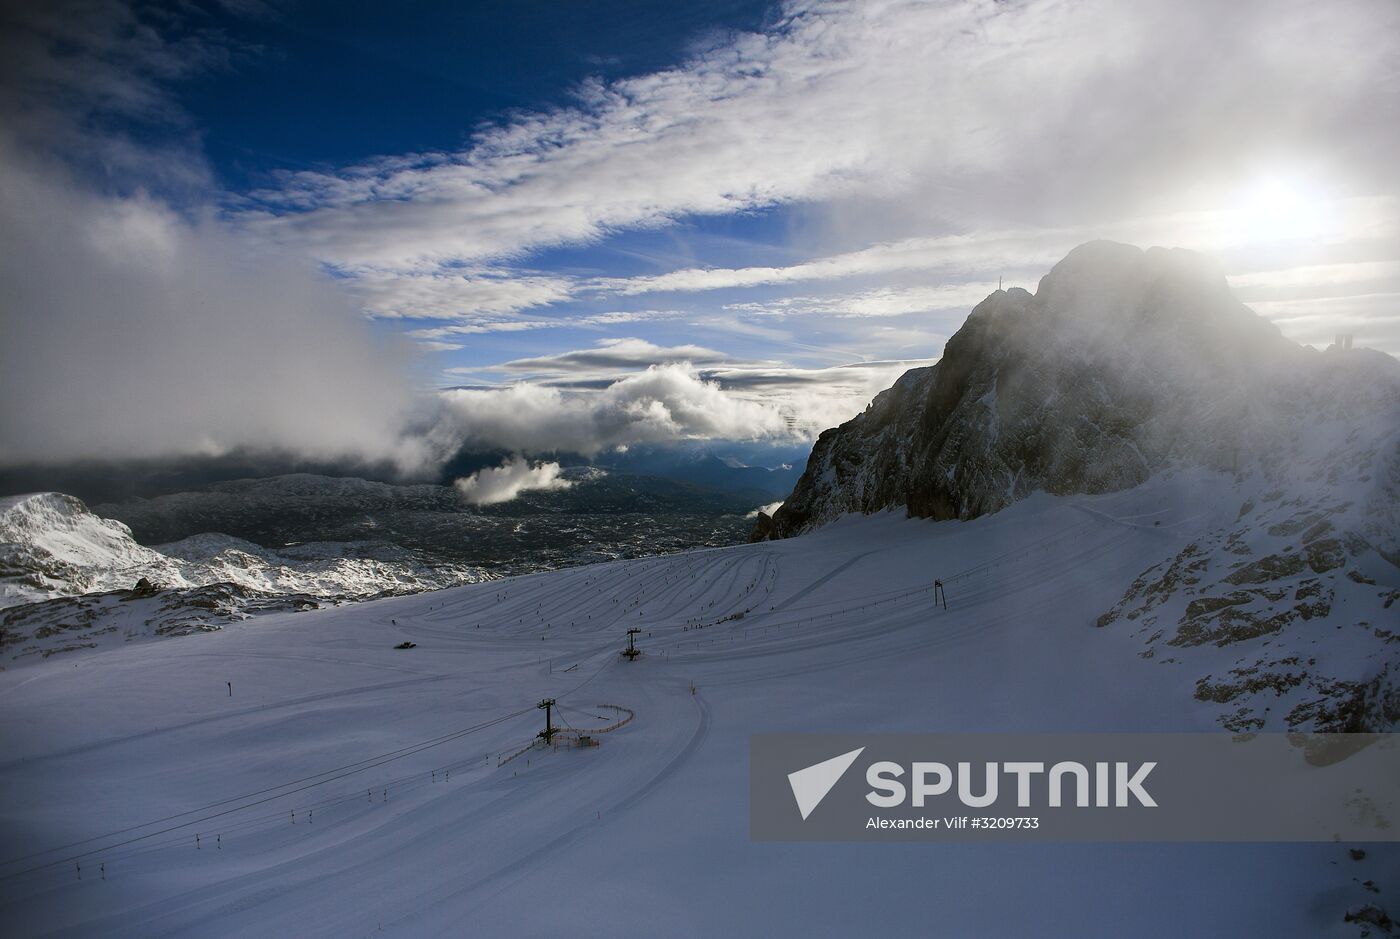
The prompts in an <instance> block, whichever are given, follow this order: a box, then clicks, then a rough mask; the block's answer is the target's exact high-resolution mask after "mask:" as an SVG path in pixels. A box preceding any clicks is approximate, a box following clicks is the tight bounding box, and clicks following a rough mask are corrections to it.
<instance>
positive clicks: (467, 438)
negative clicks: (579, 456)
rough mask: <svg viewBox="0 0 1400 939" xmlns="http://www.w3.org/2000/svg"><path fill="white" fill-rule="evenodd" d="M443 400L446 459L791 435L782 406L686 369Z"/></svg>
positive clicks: (437, 439)
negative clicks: (596, 384) (491, 451)
mask: <svg viewBox="0 0 1400 939" xmlns="http://www.w3.org/2000/svg"><path fill="white" fill-rule="evenodd" d="M441 400H442V403H443V413H442V414H441V415H440V416H439V419H438V421H437V425H436V427H435V428H434V429H433V431H432V433H431V434H430V435H429V436H430V440H431V441H432V442H433V445H434V449H435V450H436V451H437V452H445V453H451V452H454V451H455V450H457V449H459V448H460V447H462V446H464V445H466V446H471V447H476V448H482V449H486V448H499V449H504V450H510V451H512V452H521V453H531V454H541V453H551V452H556V451H567V452H574V453H583V454H587V455H592V454H595V453H599V452H601V451H603V450H605V449H608V448H611V447H616V446H618V445H620V444H622V445H625V444H635V443H663V442H667V441H673V440H707V439H728V440H754V439H760V438H765V437H783V436H791V435H792V431H791V429H790V428H789V426H788V422H787V420H786V419H785V418H784V416H783V414H782V413H781V412H780V411H779V410H778V408H776V407H775V406H773V405H771V404H768V403H764V402H761V401H752V400H746V399H744V398H741V397H739V396H736V395H732V394H729V393H727V392H725V391H723V390H722V389H721V388H720V386H719V385H718V384H716V383H714V382H709V381H704V380H703V379H701V377H700V376H699V375H698V374H697V373H696V371H695V369H694V368H693V367H691V366H689V365H680V364H672V365H658V366H652V367H650V368H648V369H647V370H646V371H644V372H641V373H638V374H635V375H629V376H627V377H625V378H621V379H619V380H617V381H615V382H613V383H612V384H610V385H609V386H608V387H606V388H604V389H602V390H601V391H597V392H588V393H576V392H566V391H562V390H560V389H557V388H551V387H546V386H543V385H539V384H531V383H527V382H520V383H517V384H514V385H509V386H507V387H505V388H494V389H480V388H458V389H451V390H448V391H444V392H442V393H441Z"/></svg>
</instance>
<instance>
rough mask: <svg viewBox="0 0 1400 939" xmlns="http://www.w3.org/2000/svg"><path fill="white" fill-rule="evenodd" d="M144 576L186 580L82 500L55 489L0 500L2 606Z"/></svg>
mask: <svg viewBox="0 0 1400 939" xmlns="http://www.w3.org/2000/svg"><path fill="white" fill-rule="evenodd" d="M142 576H145V577H147V578H148V579H150V580H152V581H154V582H157V583H161V584H165V585H172V586H173V585H177V584H183V583H184V580H183V578H181V577H180V576H179V575H178V573H177V572H176V570H175V565H174V564H172V563H171V562H170V560H169V559H168V558H166V557H164V556H163V555H161V554H159V553H158V552H156V551H152V550H151V549H150V548H146V547H143V546H141V545H139V544H137V543H136V540H135V539H134V538H132V536H131V529H129V528H127V527H126V526H125V525H123V524H122V523H121V522H118V521H114V520H112V519H108V518H101V517H99V516H97V515H94V514H93V513H92V512H91V511H89V510H88V507H87V506H86V505H84V504H83V502H82V500H80V499H76V498H74V497H73V496H69V495H64V494H63V493H59V492H39V493H30V494H28V495H22V496H10V497H7V498H4V499H0V605H8V604H11V603H16V602H25V601H28V600H35V599H42V598H45V597H50V596H55V595H58V594H73V593H86V592H89V591H92V590H100V589H109V588H111V587H116V586H130V584H131V583H135V582H136V580H137V579H138V578H139V577H142ZM128 582H129V583H128Z"/></svg>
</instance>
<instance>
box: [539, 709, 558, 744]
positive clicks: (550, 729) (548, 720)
mask: <svg viewBox="0 0 1400 939" xmlns="http://www.w3.org/2000/svg"><path fill="white" fill-rule="evenodd" d="M538 707H539V708H540V709H541V710H543V711H544V730H542V731H540V732H539V733H538V734H536V736H537V737H542V738H543V739H544V742H545V743H546V744H548V743H553V742H554V734H555V730H554V722H553V720H552V717H553V710H552V709H553V708H554V699H553V698H545V699H544V700H543V701H541V702H540V703H539V705H538Z"/></svg>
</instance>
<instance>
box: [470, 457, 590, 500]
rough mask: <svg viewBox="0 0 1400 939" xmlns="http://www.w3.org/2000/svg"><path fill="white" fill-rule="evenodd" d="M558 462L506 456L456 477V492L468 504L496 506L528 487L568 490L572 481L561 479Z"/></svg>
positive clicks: (530, 488) (529, 488)
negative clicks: (531, 463)
mask: <svg viewBox="0 0 1400 939" xmlns="http://www.w3.org/2000/svg"><path fill="white" fill-rule="evenodd" d="M559 474H560V469H559V464H558V463H536V464H535V465H533V466H531V465H530V461H529V460H527V459H525V457H523V456H521V455H520V454H518V453H517V454H515V455H514V456H511V457H509V458H508V459H507V460H506V461H505V462H503V463H502V464H501V465H500V466H493V467H488V468H487V469H483V470H477V471H476V472H475V473H472V474H471V475H470V476H467V477H465V478H463V479H459V480H457V482H456V483H455V485H456V487H457V491H458V492H460V493H461V494H462V498H464V499H466V500H467V501H468V502H470V503H471V504H472V505H498V504H500V503H502V502H509V501H511V500H512V499H514V498H515V497H516V496H518V495H520V494H521V493H522V492H527V491H531V490H558V489H568V488H569V487H570V486H572V485H573V483H571V482H569V481H568V480H567V479H561V478H560V476H559Z"/></svg>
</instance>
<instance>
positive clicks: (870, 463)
mask: <svg viewBox="0 0 1400 939" xmlns="http://www.w3.org/2000/svg"><path fill="white" fill-rule="evenodd" d="M1321 424H1328V425H1331V426H1330V427H1329V428H1328V429H1327V430H1326V431H1325V432H1324V433H1322V434H1321V435H1314V434H1313V433H1312V431H1313V429H1314V428H1316V427H1317V426H1318V425H1321ZM1397 424H1400V363H1396V362H1395V360H1394V359H1392V358H1390V357H1389V356H1386V355H1384V354H1382V353H1378V352H1373V351H1371V350H1364V349H1357V350H1348V351H1345V352H1341V351H1332V352H1328V353H1319V352H1317V351H1315V350H1312V349H1307V348H1304V347H1302V346H1299V345H1298V344H1297V343H1294V342H1292V341H1290V340H1288V339H1286V338H1284V337H1283V336H1282V335H1281V334H1280V333H1279V331H1278V329H1277V328H1276V327H1274V326H1273V324H1271V323H1269V322H1268V321H1267V320H1265V319H1264V318H1263V317H1260V316H1258V315H1257V314H1255V313H1254V312H1253V311H1252V310H1250V309H1249V308H1248V307H1246V306H1245V305H1244V304H1242V303H1240V302H1239V301H1238V300H1237V299H1236V298H1235V297H1234V296H1233V294H1232V293H1231V292H1230V290H1229V288H1228V286H1227V285H1226V283H1225V279H1224V277H1223V276H1222V275H1221V273H1220V272H1219V270H1218V269H1216V268H1215V266H1214V265H1213V264H1212V263H1211V262H1210V261H1209V260H1207V259H1206V258H1204V257H1202V256H1200V255H1197V254H1195V253H1193V252H1190V251H1183V250H1180V249H1171V250H1168V249H1163V248H1153V249H1149V250H1146V251H1144V250H1141V249H1139V248H1135V247H1132V246H1130V245H1121V244H1115V243H1112V242H1091V243H1089V244H1086V245H1082V246H1080V247H1079V248H1076V249H1075V250H1074V251H1072V252H1070V254H1069V255H1068V256H1067V257H1066V258H1065V259H1064V260H1063V261H1061V262H1060V263H1059V264H1057V265H1056V266H1055V267H1054V268H1053V269H1052V270H1051V271H1050V272H1049V273H1048V274H1046V275H1045V277H1044V278H1042V279H1041V281H1040V284H1039V286H1038V288H1037V290H1036V292H1035V293H1034V294H1031V293H1029V292H1027V291H1024V290H1019V289H1012V290H998V291H996V292H995V293H993V294H992V295H991V296H989V297H988V298H987V299H985V300H983V301H982V302H981V303H980V304H978V305H977V307H976V308H975V309H974V310H973V311H972V313H971V315H970V316H969V317H968V319H967V321H966V322H965V323H964V324H963V326H962V328H960V329H959V330H958V331H957V332H956V333H955V334H954V335H953V336H952V337H951V338H950V339H949V340H948V343H947V345H946V346H945V348H944V351H943V357H942V359H941V360H940V361H939V362H938V363H937V364H936V365H934V366H932V367H929V368H922V369H915V370H913V371H910V372H908V373H906V374H905V375H904V376H903V377H902V378H901V379H900V380H899V381H898V382H896V383H895V385H894V386H893V387H892V388H890V389H888V390H887V391H885V392H882V393H881V394H880V395H879V396H877V397H876V399H875V400H874V401H873V402H872V403H871V405H870V406H869V407H868V408H867V409H866V411H865V412H864V413H863V414H861V415H859V416H857V417H856V418H854V419H853V420H851V421H848V422H847V423H846V424H843V425H842V426H841V427H839V428H835V429H833V430H829V431H827V432H826V433H824V434H823V435H822V436H821V438H820V439H819V440H818V442H817V445H816V446H815V447H814V449H813V451H812V456H811V458H810V461H809V463H808V466H807V471H806V473H805V474H804V475H803V477H802V478H801V479H800V480H799V481H798V484H797V486H796V488H795V489H794V491H793V494H792V496H791V497H789V498H788V499H787V500H786V502H785V503H784V505H783V508H782V509H780V510H778V512H777V514H776V515H775V516H774V518H773V520H772V524H771V525H770V526H767V531H768V536H769V537H785V536H788V535H792V534H796V533H798V532H801V531H806V530H809V529H810V528H812V527H815V526H817V525H821V524H825V523H826V522H829V521H832V520H834V519H835V518H837V517H839V516H840V515H842V514H844V513H847V512H862V513H870V512H875V511H880V510H883V509H887V508H890V507H894V506H903V507H905V508H906V510H907V512H908V513H909V514H910V515H912V516H916V517H932V518H964V519H967V518H974V517H977V516H979V515H983V514H986V513H989V512H995V511H998V510H999V509H1002V508H1005V507H1006V506H1008V505H1010V504H1012V503H1013V502H1016V501H1018V500H1020V499H1023V498H1025V497H1026V496H1027V495H1029V494H1031V493H1032V492H1035V491H1039V490H1044V491H1047V492H1051V493H1055V494H1069V493H1098V492H1111V491H1115V490H1120V489H1125V488H1129V487H1131V486H1135V485H1138V484H1140V483H1142V482H1143V481H1145V480H1146V479H1147V478H1148V477H1150V476H1151V475H1152V474H1153V473H1155V472H1158V471H1160V470H1162V469H1164V468H1166V467H1169V466H1173V465H1193V466H1202V467H1206V468H1208V469H1215V470H1221V471H1230V472H1236V471H1239V470H1241V469H1242V468H1245V467H1247V466H1250V465H1257V466H1262V467H1264V468H1265V469H1266V470H1269V471H1274V470H1277V469H1279V468H1282V467H1286V466H1287V465H1289V464H1292V463H1296V462H1298V461H1299V460H1300V459H1302V458H1305V457H1308V456H1310V455H1326V456H1328V457H1330V458H1337V457H1338V456H1340V457H1341V458H1342V459H1343V461H1344V462H1346V461H1350V462H1354V463H1359V462H1360V461H1363V460H1364V457H1362V456H1358V457H1357V459H1356V460H1352V458H1351V455H1348V454H1349V452H1350V450H1357V449H1358V448H1360V449H1366V446H1365V444H1366V440H1365V438H1367V437H1370V438H1371V439H1375V437H1376V434H1377V433H1379V434H1382V435H1383V434H1384V433H1385V432H1386V430H1387V428H1393V427H1394V426H1396V425H1397ZM1339 436H1340V437H1341V438H1342V439H1343V440H1350V442H1351V443H1350V444H1348V447H1349V448H1350V450H1347V449H1344V451H1343V452H1342V453H1341V454H1339V453H1338V451H1337V450H1336V440H1337V438H1338V437H1339ZM1353 455H1354V454H1353ZM760 521H762V520H760Z"/></svg>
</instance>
